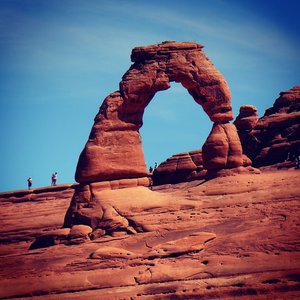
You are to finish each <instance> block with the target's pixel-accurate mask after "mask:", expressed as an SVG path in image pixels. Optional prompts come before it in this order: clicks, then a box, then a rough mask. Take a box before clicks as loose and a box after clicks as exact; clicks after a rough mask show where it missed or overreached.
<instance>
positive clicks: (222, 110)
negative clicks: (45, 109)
mask: <svg viewBox="0 0 300 300" xmlns="http://www.w3.org/2000/svg"><path fill="white" fill-rule="evenodd" d="M202 48H203V46H201V45H199V44H197V43H189V42H186V43H178V42H169V41H168V42H163V43H161V44H157V45H151V46H146V47H137V48H134V49H133V51H132V54H131V60H132V62H133V64H132V66H131V67H130V69H129V70H128V71H127V72H126V73H125V74H124V76H123V77H122V81H121V82H120V85H119V91H116V92H114V93H112V94H110V95H109V96H108V97H107V98H106V99H105V100H104V102H103V104H102V105H101V107H100V110H99V112H98V114H97V115H96V117H95V122H94V125H93V128H92V130H91V133H90V136H89V139H88V142H87V144H86V146H85V148H84V150H83V151H82V153H81V155H80V158H79V161H78V165H77V170H76V175H75V178H76V181H77V182H80V183H89V182H97V181H104V180H116V179H122V178H139V177H143V176H147V170H146V164H145V160H144V155H143V150H142V143H141V137H140V134H139V129H140V127H141V126H142V124H143V113H144V110H145V108H146V106H147V105H148V104H149V102H150V101H151V99H152V98H153V97H154V95H155V93H156V92H158V91H162V90H166V89H168V88H169V87H170V82H171V81H175V82H180V83H181V84H182V85H183V86H184V87H185V88H186V89H187V90H188V92H189V93H190V95H191V96H192V98H193V99H194V100H195V101H196V102H197V103H198V104H200V105H201V106H202V107H203V109H204V111H205V112H206V113H207V114H208V116H209V118H210V119H211V120H212V122H214V125H213V129H212V132H211V134H210V136H209V137H208V139H207V142H206V143H205V145H204V150H203V163H204V166H205V167H206V168H207V169H223V168H234V167H239V166H241V165H242V148H241V145H240V141H239V138H238V136H237V133H236V129H235V127H234V125H232V124H229V123H228V122H229V121H230V120H232V119H233V114H232V109H231V102H230V91H229V87H228V85H227V83H226V81H225V79H224V78H223V76H222V75H221V74H220V72H219V71H218V70H217V69H216V68H215V67H214V65H213V64H212V63H211V62H210V60H209V59H208V58H207V57H206V56H205V53H204V52H203V51H202Z"/></svg>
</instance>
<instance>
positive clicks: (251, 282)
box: [0, 169, 300, 300]
mask: <svg viewBox="0 0 300 300" xmlns="http://www.w3.org/2000/svg"><path fill="white" fill-rule="evenodd" d="M74 187H75V186H65V187H64V188H61V189H60V190H55V189H51V188H49V189H44V190H43V192H36V191H33V192H30V193H28V192H26V191H23V192H18V193H15V194H14V193H6V194H3V193H2V194H1V195H0V198H1V199H0V206H1V207H0V224H1V226H0V237H1V245H0V255H1V259H0V298H1V299H5V298H14V299H27V298H29V297H30V298H32V299H244V300H245V299H299V297H300V285H299V280H300V274H299V272H300V254H299V250H300V240H299V200H300V196H299V195H300V186H299V170H293V169H290V170H286V171H276V172H269V173H262V174H259V175H249V174H244V175H238V176H230V177H226V178H216V179H212V180H210V181H206V182H205V181H200V180H196V181H192V182H187V183H180V184H175V185H162V186H159V187H154V188H153V190H150V189H149V188H146V187H143V186H136V187H132V188H124V189H117V190H112V189H107V190H102V191H99V194H98V195H97V196H98V197H101V199H102V201H104V202H108V201H109V203H110V204H111V205H112V206H113V207H114V209H115V210H116V211H118V212H119V215H121V216H123V218H124V219H126V220H132V221H130V222H129V225H131V226H133V227H134V226H136V227H135V229H136V230H137V229H138V224H140V225H139V226H140V227H141V228H143V230H141V232H139V233H137V234H125V233H124V232H121V231H119V232H114V233H113V236H110V235H104V236H101V234H100V236H99V237H96V236H95V237H94V239H93V240H90V239H89V233H90V229H89V228H88V226H87V225H79V226H76V225H75V226H73V228H72V229H71V230H72V235H73V236H74V237H76V242H75V243H73V244H69V245H65V244H61V243H59V242H58V243H57V245H54V246H51V247H47V248H37V249H33V250H28V249H29V247H30V245H31V244H32V242H33V240H34V237H35V236H36V235H40V234H47V233H49V232H50V233H51V232H52V233H53V231H54V232H56V234H57V235H56V237H57V236H61V237H62V236H65V237H66V236H67V235H68V236H70V235H71V232H69V229H67V231H68V232H59V234H58V230H61V229H59V228H60V227H61V226H62V224H63V222H64V214H65V211H66V209H67V207H68V206H69V202H70V201H71V198H72V195H73V193H74ZM63 230H65V229H63ZM85 238H86V240H85V242H84V243H82V242H83V240H84V239H85Z"/></svg>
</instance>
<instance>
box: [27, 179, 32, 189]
mask: <svg viewBox="0 0 300 300" xmlns="http://www.w3.org/2000/svg"><path fill="white" fill-rule="evenodd" d="M27 183H28V189H29V190H30V189H31V187H32V178H31V177H29V178H28V179H27Z"/></svg>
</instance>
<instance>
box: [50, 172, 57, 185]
mask: <svg viewBox="0 0 300 300" xmlns="http://www.w3.org/2000/svg"><path fill="white" fill-rule="evenodd" d="M56 181H57V172H55V173H53V174H52V184H51V185H56Z"/></svg>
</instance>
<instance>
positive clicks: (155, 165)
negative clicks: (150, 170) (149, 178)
mask: <svg viewBox="0 0 300 300" xmlns="http://www.w3.org/2000/svg"><path fill="white" fill-rule="evenodd" d="M156 168H157V161H156V162H155V164H154V170H155V169H156Z"/></svg>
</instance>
